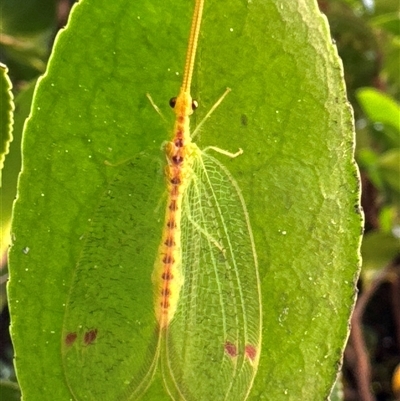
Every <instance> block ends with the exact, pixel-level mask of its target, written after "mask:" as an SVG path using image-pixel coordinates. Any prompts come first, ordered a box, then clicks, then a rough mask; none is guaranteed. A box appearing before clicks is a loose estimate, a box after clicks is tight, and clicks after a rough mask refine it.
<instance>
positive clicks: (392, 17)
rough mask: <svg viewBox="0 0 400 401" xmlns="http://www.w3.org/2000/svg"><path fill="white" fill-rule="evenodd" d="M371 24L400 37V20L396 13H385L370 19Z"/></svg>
mask: <svg viewBox="0 0 400 401" xmlns="http://www.w3.org/2000/svg"><path fill="white" fill-rule="evenodd" d="M371 24H372V25H373V26H376V27H380V28H383V29H385V30H386V31H388V32H391V33H392V34H393V35H396V36H400V18H399V13H398V12H393V13H387V14H383V15H379V16H377V17H375V18H372V19H371Z"/></svg>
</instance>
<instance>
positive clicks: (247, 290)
mask: <svg viewBox="0 0 400 401" xmlns="http://www.w3.org/2000/svg"><path fill="white" fill-rule="evenodd" d="M203 5H204V0H196V3H195V9H194V15H193V21H192V27H191V33H190V38H189V45H188V51H187V57H186V64H185V72H184V77H183V82H182V85H181V89H180V92H179V95H178V96H177V97H176V98H173V99H171V101H170V105H171V106H172V107H173V109H174V112H175V114H176V120H175V125H174V130H173V138H172V140H171V141H170V142H168V143H167V144H166V146H165V154H166V159H167V166H166V168H165V176H166V182H167V199H166V207H165V210H164V216H162V215H159V216H158V217H157V218H155V216H154V210H155V209H157V207H156V201H155V200H157V199H160V197H162V193H161V192H160V190H159V189H154V190H152V191H149V187H150V186H151V184H152V183H153V182H155V181H157V179H158V176H159V174H158V169H157V167H156V166H154V163H152V161H151V159H150V158H149V157H146V156H145V155H138V156H136V157H134V158H133V159H132V160H131V161H130V162H129V163H128V164H127V165H126V166H125V167H124V168H122V169H121V171H120V172H119V173H118V174H117V175H116V178H115V180H114V181H113V182H112V183H111V184H110V187H109V189H108V190H107V192H106V193H105V195H104V196H103V198H102V199H101V201H100V204H99V208H98V210H97V212H96V213H95V215H94V218H93V223H92V226H91V230H90V232H89V234H88V236H87V238H86V242H85V246H84V249H83V251H82V256H81V258H80V261H79V263H78V265H77V269H76V272H75V276H74V278H73V282H72V286H71V291H70V294H69V299H68V302H67V305H66V312H65V317H64V327H63V334H62V357H63V364H64V372H65V377H66V382H67V385H68V386H69V388H70V390H71V393H72V394H73V396H74V397H75V399H76V400H105V401H113V400H132V401H133V400H138V399H140V398H141V397H142V396H145V395H147V397H148V398H147V399H158V398H157V396H155V395H152V394H153V393H152V391H157V390H154V389H153V388H152V387H150V386H151V384H152V382H153V380H154V377H155V375H156V372H157V368H158V366H160V373H161V376H162V379H163V382H164V386H165V389H166V391H167V393H168V394H169V396H170V398H171V399H172V400H184V401H203V400H204V401H206V400H207V401H209V400H216V401H219V400H221V401H222V400H227V401H228V400H229V401H243V400H245V399H246V398H247V397H248V395H249V392H250V390H251V387H252V384H253V381H254V378H255V375H256V372H257V367H258V362H259V357H260V350H261V294H260V282H259V277H258V266H257V256H256V251H255V245H254V239H253V234H252V230H251V226H250V221H249V215H248V212H247V210H246V205H245V202H244V199H243V196H242V194H241V191H240V189H239V186H238V184H237V183H236V181H235V180H234V178H233V177H232V176H231V174H230V173H229V172H228V170H227V169H226V168H225V166H224V165H223V164H222V163H221V162H219V161H218V160H217V159H216V158H214V157H213V156H212V155H210V154H209V153H210V151H216V152H219V153H222V154H224V155H226V156H228V157H236V156H238V154H240V153H241V150H239V152H237V153H236V154H231V153H230V152H228V151H225V150H222V149H219V148H217V147H214V146H210V147H208V148H206V149H204V150H200V149H199V148H198V146H197V145H196V144H195V143H193V142H192V138H191V136H190V130H189V119H190V116H191V115H192V113H193V112H194V110H195V108H196V107H197V103H196V101H194V100H193V99H192V96H191V94H190V88H191V80H192V74H193V69H194V63H195V56H196V49H197V42H198V38H199V31H200V24H201V20H202V13H203ZM228 91H229V90H227V91H226V92H225V93H224V94H223V96H222V97H221V98H220V99H219V100H218V101H217V103H216V104H215V105H214V106H213V107H212V109H211V110H210V112H208V114H207V115H206V117H205V118H208V117H209V116H210V114H211V113H212V112H213V111H214V110H215V108H216V107H217V106H218V105H219V104H220V103H221V102H222V101H223V99H224V97H225V96H226V94H227V93H228ZM203 121H204V120H203ZM200 124H201V123H200ZM197 129H198V128H197ZM195 132H196V131H195ZM132 171H135V172H136V176H139V177H140V178H141V179H140V180H136V181H133V180H132V174H131V173H132ZM138 172H139V174H138ZM159 187H160V186H154V188H159ZM143 206H147V207H145V208H144V209H143ZM143 210H144V211H143ZM121 221H123V222H124V223H125V226H124V228H123V229H121V226H120V223H119V222H121ZM160 221H164V223H163V224H162V226H161V228H160ZM125 227H126V228H125ZM143 233H146V235H143ZM152 267H153V273H152V276H151V281H150V279H149V277H147V279H146V280H143V279H142V278H141V277H143V274H142V272H143V271H150V270H151V268H152ZM116 282H117V283H118V284H115V283H116ZM149 387H150V388H149ZM144 398H145V397H144Z"/></svg>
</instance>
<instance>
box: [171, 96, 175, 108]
mask: <svg viewBox="0 0 400 401" xmlns="http://www.w3.org/2000/svg"><path fill="white" fill-rule="evenodd" d="M169 105H170V106H171V107H172V108H174V107H175V105H176V97H171V99H169Z"/></svg>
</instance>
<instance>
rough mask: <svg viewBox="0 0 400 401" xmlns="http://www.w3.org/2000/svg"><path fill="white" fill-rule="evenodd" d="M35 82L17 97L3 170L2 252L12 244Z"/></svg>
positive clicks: (1, 198) (0, 199) (0, 195)
mask: <svg viewBox="0 0 400 401" xmlns="http://www.w3.org/2000/svg"><path fill="white" fill-rule="evenodd" d="M33 89H34V83H31V84H30V85H27V86H26V87H25V88H23V89H22V90H21V91H20V93H19V94H18V95H17V96H16V98H15V111H14V116H13V119H14V122H13V140H12V142H11V143H9V152H8V154H7V157H6V158H5V161H4V167H3V170H2V171H1V173H2V174H1V191H0V202H1V218H0V222H1V227H2V228H1V230H2V237H1V238H2V245H1V250H2V252H4V251H6V250H7V248H8V246H9V245H10V239H9V230H10V221H11V211H12V205H13V202H14V199H15V196H16V194H17V180H18V174H19V172H20V170H21V138H22V130H23V126H24V123H25V119H26V118H27V117H28V115H29V110H30V107H31V101H32V96H33ZM2 121H3V120H2Z"/></svg>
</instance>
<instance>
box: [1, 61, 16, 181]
mask: <svg viewBox="0 0 400 401" xmlns="http://www.w3.org/2000/svg"><path fill="white" fill-rule="evenodd" d="M7 72H8V70H7V67H6V66H5V65H4V64H1V63H0V106H1V107H0V135H1V136H0V173H1V170H2V169H3V167H4V159H5V156H6V154H7V153H8V150H9V147H10V142H11V141H12V126H13V110H14V103H13V95H12V92H11V86H12V84H11V81H10V79H9V77H8V74H7ZM0 178H1V175H0Z"/></svg>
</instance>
